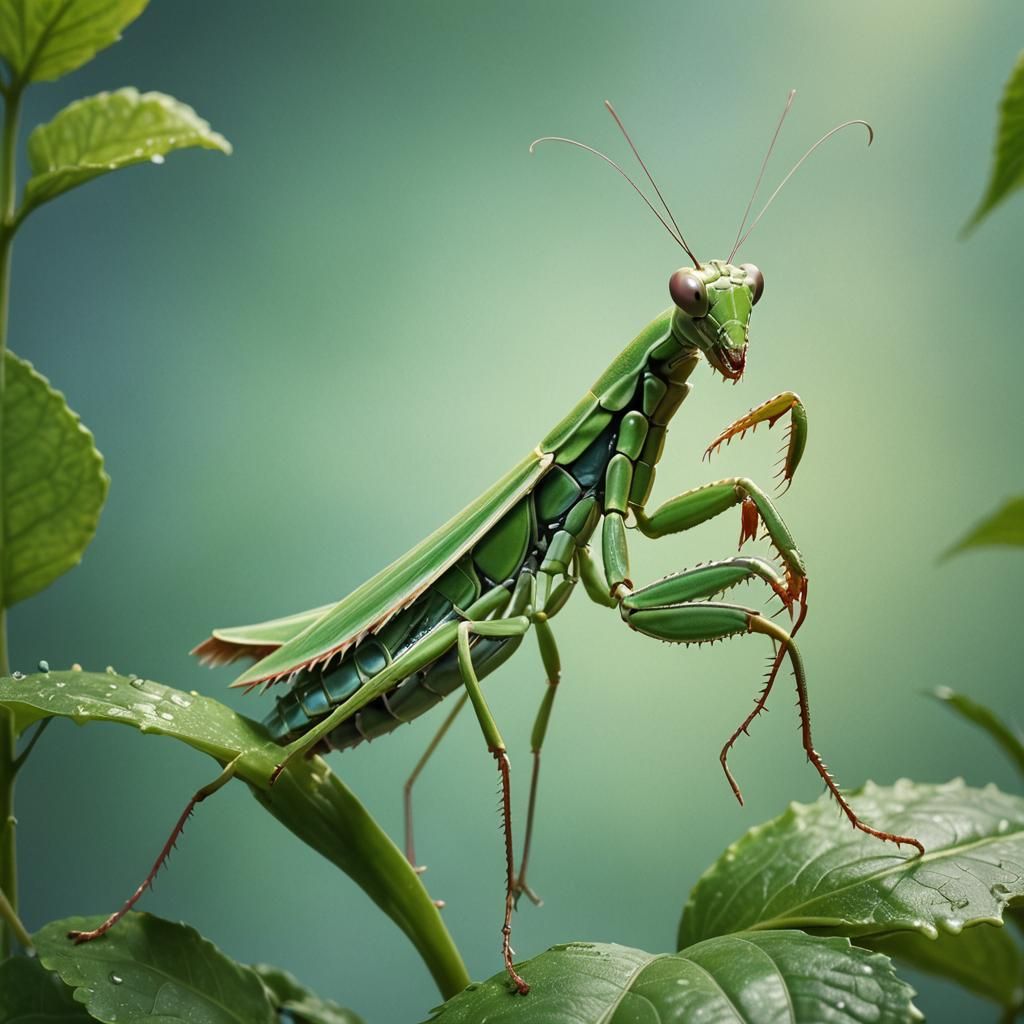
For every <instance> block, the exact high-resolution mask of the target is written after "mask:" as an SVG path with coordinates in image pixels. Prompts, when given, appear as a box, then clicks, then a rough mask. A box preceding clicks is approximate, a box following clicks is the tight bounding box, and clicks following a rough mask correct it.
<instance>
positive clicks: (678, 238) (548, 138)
mask: <svg viewBox="0 0 1024 1024" xmlns="http://www.w3.org/2000/svg"><path fill="white" fill-rule="evenodd" d="M605 105H606V106H607V108H608V111H609V112H610V113H611V115H612V117H613V118H615V122H616V124H618V126H619V128H620V129H622V134H623V135H625V136H626V141H627V142H628V143H629V146H630V149H632V150H633V153H634V154H635V155H636V158H637V160H640V154H639V153H637V151H636V147H635V146H634V145H633V143H632V141H631V140H630V138H629V135H628V134H626V129H625V128H624V127H623V124H622V122H621V121H620V120H619V117H618V115H617V114H616V113H615V110H614V109H613V108H612V105H611V103H608V101H607V100H606V101H605ZM542 142H564V143H566V145H569V146H576V147H577V148H578V149H583V150H586V151H587V152H588V153H593V154H594V156H598V157H600V158H601V159H602V160H603V161H604V162H605V163H606V164H610V165H611V166H612V167H614V168H615V170H616V171H618V172H619V174H621V175H622V177H623V178H625V179H626V181H628V182H629V184H630V185H631V186H632V187H633V191H634V192H636V194H637V195H638V196H639V197H640V198H641V199H642V200H643V201H644V202H645V203H646V204H647V208H648V209H649V210H650V211H651V213H653V214H654V216H655V217H657V218H658V220H660V221H661V224H662V226H663V227H664V228H665V230H666V231H667V232H668V233H669V234H670V235H671V236H672V238H673V240H674V241H675V242H676V244H677V245H679V246H680V247H681V248H682V249H683V250H684V251H685V252H686V254H687V255H688V256H689V257H690V259H691V260H693V264H694V266H695V267H698V268H699V267H700V261H699V260H698V259H697V257H696V256H694V254H693V251H692V250H691V249H690V247H689V246H688V245H687V244H686V240H685V239H684V238H683V233H682V232H681V231H680V230H679V226H678V225H677V224H676V221H675V218H674V217H673V216H672V211H671V210H669V208H668V204H667V203H666V202H665V199H664V197H663V196H662V194H661V192H660V190H659V189H658V186H657V185H656V184H655V182H654V178H652V177H651V173H650V171H648V170H647V166H646V165H645V164H644V162H643V160H640V166H641V167H643V169H644V173H645V174H646V175H647V177H648V179H649V180H650V182H651V184H652V185H654V191H655V192H657V193H658V198H659V199H661V202H662V205H663V206H664V207H665V212H666V213H668V216H669V219H670V220H671V221H672V225H675V227H674V228H673V227H672V226H671V225H670V224H669V222H668V221H667V220H665V218H664V217H663V216H662V215H661V214H660V213H659V212H658V211H657V209H656V208H655V206H654V204H653V203H652V202H651V201H650V199H648V198H647V196H646V195H644V193H643V191H642V190H641V189H640V186H639V185H637V183H636V182H635V181H633V179H632V178H631V177H630V176H629V175H628V174H627V173H626V172H625V171H624V170H623V169H622V168H621V167H620V166H619V165H618V164H617V163H616V162H615V161H614V160H613V159H612V158H611V157H610V156H606V155H605V154H604V153H602V152H601V151H600V150H597V149H594V147H593V146H588V145H586V143H583V142H578V141H577V140H576V139H567V138H565V137H564V136H561V135H545V136H544V137H543V138H540V139H534V140H533V142H531V143H530V152H531V153H532V152H533V151H534V150H535V149H536V148H537V146H539V145H540V144H541V143H542Z"/></svg>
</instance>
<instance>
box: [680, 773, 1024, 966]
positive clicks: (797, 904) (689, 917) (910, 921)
mask: <svg viewBox="0 0 1024 1024" xmlns="http://www.w3.org/2000/svg"><path fill="white" fill-rule="evenodd" d="M853 796H854V806H856V807H857V809H858V811H860V812H861V813H862V814H863V815H864V817H865V819H866V820H867V821H870V822H871V823H872V824H873V825H874V826H875V827H877V828H881V829H886V830H888V831H896V832H900V833H902V834H904V835H913V836H916V837H917V838H919V839H920V840H921V841H922V842H923V843H924V846H925V849H926V850H927V852H926V853H925V854H924V856H918V855H916V854H915V853H914V852H913V851H909V852H907V851H899V850H897V849H896V848H895V847H894V846H893V845H891V844H887V843H882V842H880V841H879V840H877V839H874V838H872V837H871V836H866V835H864V834H863V833H860V832H853V831H852V830H850V829H848V828H846V827H844V825H843V824H841V823H840V822H839V821H838V820H837V814H836V809H835V805H834V804H833V803H831V802H830V801H829V800H828V799H827V798H826V797H822V798H821V799H820V800H818V801H817V802H815V803H813V804H791V805H790V808H789V810H788V811H786V813H785V814H783V815H781V816H780V817H778V818H776V819H774V820H773V821H769V822H767V823H766V824H764V825H759V826H758V827H756V828H753V829H751V830H750V831H749V832H748V833H747V834H746V835H745V836H743V838H742V839H740V840H739V841H738V842H736V843H734V844H733V845H732V846H730V847H729V849H728V850H726V852H725V854H724V855H723V856H722V857H720V858H719V859H718V861H716V862H715V864H713V865H712V866H711V867H710V868H708V870H707V871H706V872H705V873H704V875H703V876H702V877H701V878H700V880H699V881H698V882H697V884H696V886H694V889H693V892H692V893H691V894H690V900H689V902H688V903H687V905H686V909H685V910H684V911H683V918H682V921H681V922H680V925H679V945H680V947H682V946H687V945H689V944H691V943H693V942H697V941H699V940H701V939H706V938H710V937H711V936H713V935H724V934H728V933H730V932H738V931H743V930H744V929H748V928H753V929H761V928H765V929H769V928H824V929H827V930H829V931H831V932H833V933H836V934H842V935H853V936H861V935H880V934H884V933H887V932H892V931H898V930H901V929H910V930H914V931H918V932H921V933H922V934H924V935H928V936H930V937H932V938H934V937H936V936H937V935H938V934H939V932H940V930H941V931H946V932H953V933H956V932H959V931H960V930H961V929H963V928H964V927H966V926H968V925H972V924H979V923H988V924H999V923H1000V922H1001V921H1002V915H1003V910H1004V908H1005V907H1006V905H1007V903H1009V901H1010V900H1011V899H1017V898H1021V897H1024V799H1022V798H1021V797H1018V796H1010V795H1009V794H1006V793H1001V792H1000V791H999V790H998V789H996V788H995V787H994V786H986V787H985V788H984V789H972V788H971V787H969V786H966V785H965V784H964V783H963V781H962V780H959V779H958V780H955V781H953V782H949V783H946V784H944V785H939V786H936V785H921V784H917V783H913V782H909V781H907V780H902V781H900V782H897V783H896V785H895V786H888V787H883V786H876V785H874V784H873V783H868V784H867V785H866V786H864V787H863V789H861V790H859V791H858V792H856V793H854V794H853Z"/></svg>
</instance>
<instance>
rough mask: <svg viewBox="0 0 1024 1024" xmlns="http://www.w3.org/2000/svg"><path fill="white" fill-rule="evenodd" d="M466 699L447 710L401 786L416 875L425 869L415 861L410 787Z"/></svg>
mask: <svg viewBox="0 0 1024 1024" xmlns="http://www.w3.org/2000/svg"><path fill="white" fill-rule="evenodd" d="M467 700H469V694H468V693H463V694H462V696H460V697H459V699H458V700H457V701H456V702H455V707H453V708H452V709H451V711H449V712H448V715H447V717H446V718H445V720H444V721H443V722H442V723H441V727H440V728H439V729H438V730H437V732H436V733H434V738H433V739H432V740H431V741H430V743H429V744H428V745H427V749H426V750H424V751H423V755H422V756H421V757H420V759H419V760H418V761H417V762H416V767H415V768H413V770H412V771H411V772H410V773H409V778H407V779H406V780H405V785H404V786H403V787H402V807H403V811H404V819H405V857H406V860H408V861H409V863H410V864H411V865H412V867H413V870H414V871H415V872H416V874H418V875H421V874H423V872H424V871H426V870H427V869H426V867H425V866H424V865H418V864H417V863H416V847H415V844H414V842H413V827H412V818H413V815H412V788H413V786H415V785H416V780H417V779H418V778H419V777H420V773H421V772H422V771H423V769H424V768H426V766H427V762H428V761H429V760H430V758H431V757H432V756H433V754H434V751H435V750H437V748H438V747H439V746H440V745H441V740H443V739H444V738H445V736H446V735H447V733H448V730H449V729H450V728H451V727H452V723H453V722H454V721H455V719H456V718H458V716H459V712H460V711H461V710H462V709H463V708H464V707H465V706H466V701H467Z"/></svg>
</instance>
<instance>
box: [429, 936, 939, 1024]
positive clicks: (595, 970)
mask: <svg viewBox="0 0 1024 1024" xmlns="http://www.w3.org/2000/svg"><path fill="white" fill-rule="evenodd" d="M519 967H520V971H521V973H522V975H523V977H524V978H525V979H526V980H527V981H528V982H529V984H530V986H531V988H530V994H529V995H528V996H526V997H525V998H523V997H520V996H516V995H512V994H511V993H510V991H509V981H508V977H507V975H506V974H505V973H504V972H502V973H501V974H496V975H495V976H494V977H493V978H491V979H490V980H489V981H485V982H483V984H480V985H471V986H470V987H469V988H468V989H467V990H466V991H465V992H462V993H460V994H459V995H457V996H456V997H455V998H454V999H451V1000H449V1001H448V1002H447V1003H445V1004H444V1006H441V1007H439V1008H438V1009H437V1010H435V1011H434V1016H433V1017H432V1018H431V1022H430V1024H434V1022H436V1024H480V1022H481V1021H487V1024H505V1022H510V1021H516V1022H517V1024H518V1022H524V1024H531V1022H536V1024H693V1022H695V1021H709V1022H718V1021H722V1022H726V1021H727V1022H729V1024H761V1022H762V1021H763V1022H766V1024H767V1022H771V1024H795V1022H801V1024H804V1022H806V1024H822V1022H827V1024H862V1022H864V1021H868V1020H870V1021H872V1022H873V1024H896V1022H898V1021H916V1020H921V1019H922V1018H921V1015H920V1014H919V1013H918V1012H917V1010H916V1009H915V1008H914V1006H913V1003H912V1002H911V1000H912V999H913V996H914V991H913V989H911V988H910V986H909V985H906V984H905V983H904V982H902V981H900V980H899V979H898V978H897V977H896V975H895V974H894V973H893V970H892V966H891V964H890V963H889V961H888V959H887V958H886V957H884V956H880V955H879V954H877V953H870V952H868V951H867V950H863V949H858V948H857V947H856V946H851V945H850V943H849V940H847V939H842V938H818V937H815V936H811V935H805V934H803V933H802V932H796V931H784V932H758V933H753V932H747V933H745V934H743V935H730V936H725V937H720V938H715V939H710V940H709V941H707V942H701V943H699V944H697V945H695V946H691V947H690V948H689V949H684V950H683V951H682V952H681V953H662V954H653V953H645V952H644V951H643V950H639V949H630V948H629V947H628V946H614V945H596V944H591V943H572V944H570V945H566V946H555V947H554V948H553V949H549V950H548V951H547V952H546V953H541V955H540V956H537V957H534V958H533V959H532V960H527V961H526V962H525V963H523V964H520V965H519Z"/></svg>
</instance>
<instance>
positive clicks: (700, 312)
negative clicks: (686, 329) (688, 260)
mask: <svg viewBox="0 0 1024 1024" xmlns="http://www.w3.org/2000/svg"><path fill="white" fill-rule="evenodd" d="M668 293H669V295H671V296H672V301H673V302H674V303H675V304H676V305H677V306H678V307H679V308H680V309H681V310H682V311H683V312H684V313H685V314H686V315H687V316H692V317H694V318H697V317H702V316H704V314H705V313H707V311H708V292H707V288H705V287H704V282H703V281H702V280H701V279H700V278H699V277H697V275H696V274H694V272H693V271H692V270H677V271H676V272H675V273H674V274H673V275H672V276H671V277H670V278H669V279H668Z"/></svg>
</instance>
